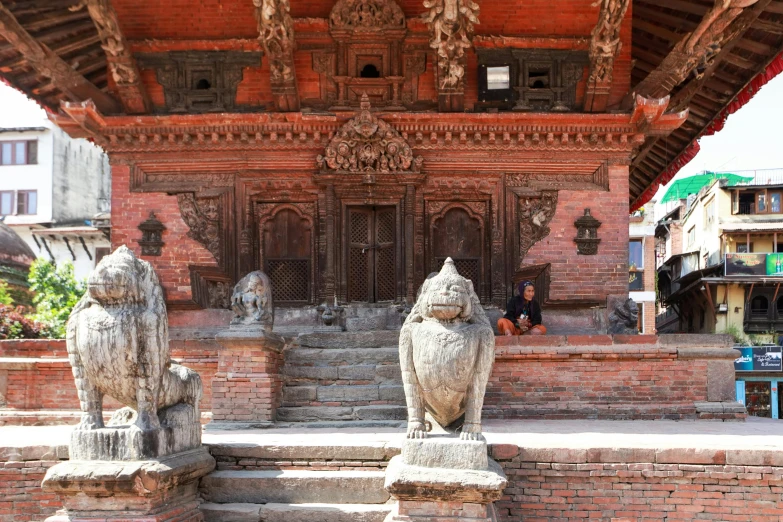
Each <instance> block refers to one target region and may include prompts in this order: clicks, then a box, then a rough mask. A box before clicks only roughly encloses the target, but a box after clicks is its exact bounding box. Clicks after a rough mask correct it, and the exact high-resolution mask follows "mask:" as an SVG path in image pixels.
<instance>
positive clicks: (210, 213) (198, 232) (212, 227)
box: [177, 192, 222, 265]
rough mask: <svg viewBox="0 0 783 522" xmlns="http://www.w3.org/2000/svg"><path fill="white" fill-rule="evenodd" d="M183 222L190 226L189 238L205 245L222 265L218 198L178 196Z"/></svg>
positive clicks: (185, 194) (192, 195)
mask: <svg viewBox="0 0 783 522" xmlns="http://www.w3.org/2000/svg"><path fill="white" fill-rule="evenodd" d="M177 203H178V204H179V211H180V214H181V215H182V220H183V221H184V222H185V223H186V224H187V225H188V227H189V228H190V231H189V232H188V237H189V238H191V239H194V240H196V241H198V242H199V243H201V244H202V245H204V247H205V248H206V249H207V250H209V251H210V252H211V253H212V255H213V256H215V260H216V261H217V263H218V265H221V262H222V259H221V252H220V228H221V227H220V214H221V205H220V198H218V197H205V198H197V197H196V196H195V194H193V193H192V192H185V193H182V194H177Z"/></svg>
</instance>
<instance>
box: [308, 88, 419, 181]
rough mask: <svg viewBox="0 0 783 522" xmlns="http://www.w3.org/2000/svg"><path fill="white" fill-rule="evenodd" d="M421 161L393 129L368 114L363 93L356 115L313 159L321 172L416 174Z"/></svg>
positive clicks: (365, 97) (367, 105)
mask: <svg viewBox="0 0 783 522" xmlns="http://www.w3.org/2000/svg"><path fill="white" fill-rule="evenodd" d="M422 161H423V158H422V157H421V156H416V157H414V156H413V150H412V149H411V147H410V145H408V143H407V142H406V141H405V139H403V137H402V136H400V134H399V133H398V132H397V131H396V130H394V128H392V127H391V126H390V125H389V124H388V123H386V122H385V121H383V120H381V119H378V118H377V117H376V116H373V115H372V113H370V101H369V99H368V98H367V95H366V94H365V95H363V96H362V102H361V111H360V112H359V115H358V116H356V117H355V118H353V119H351V120H350V121H348V123H346V124H345V125H343V127H342V128H341V129H340V130H339V131H338V132H337V134H336V136H335V137H334V138H333V139H332V141H330V142H329V145H327V147H326V150H325V152H324V155H323V156H322V155H320V154H319V155H318V158H317V162H318V166H319V167H320V168H321V169H322V170H337V171H349V172H377V173H385V172H418V171H419V170H420V169H421V164H422Z"/></svg>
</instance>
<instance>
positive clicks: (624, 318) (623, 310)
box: [609, 298, 639, 335]
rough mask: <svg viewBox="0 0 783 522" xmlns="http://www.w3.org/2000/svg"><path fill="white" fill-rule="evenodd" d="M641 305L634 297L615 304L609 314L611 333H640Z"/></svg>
mask: <svg viewBox="0 0 783 522" xmlns="http://www.w3.org/2000/svg"><path fill="white" fill-rule="evenodd" d="M638 325H639V306H638V305H637V304H636V301H634V300H633V299H630V298H629V299H626V300H625V301H621V302H618V303H617V304H615V307H614V310H612V312H611V313H610V314H609V333H610V334H625V335H635V334H638V333H639V328H638Z"/></svg>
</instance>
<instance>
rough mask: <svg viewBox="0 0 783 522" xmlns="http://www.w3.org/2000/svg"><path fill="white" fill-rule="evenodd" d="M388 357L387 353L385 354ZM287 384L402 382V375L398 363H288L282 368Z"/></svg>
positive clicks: (384, 356)
mask: <svg viewBox="0 0 783 522" xmlns="http://www.w3.org/2000/svg"><path fill="white" fill-rule="evenodd" d="M383 358H384V359H386V358H387V354H385V353H384V354H383ZM282 374H283V379H284V381H285V383H286V384H294V385H299V384H319V385H331V384H359V383H361V384H371V383H376V384H400V383H402V375H401V373H400V365H399V364H398V363H385V364H377V363H368V362H367V361H366V360H365V361H363V362H362V363H360V364H339V363H333V364H331V365H312V364H308V365H303V364H286V365H284V366H283V369H282Z"/></svg>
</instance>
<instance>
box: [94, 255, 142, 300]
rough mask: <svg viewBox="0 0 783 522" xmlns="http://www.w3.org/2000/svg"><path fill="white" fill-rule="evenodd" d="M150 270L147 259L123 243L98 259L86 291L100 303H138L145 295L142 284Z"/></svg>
mask: <svg viewBox="0 0 783 522" xmlns="http://www.w3.org/2000/svg"><path fill="white" fill-rule="evenodd" d="M145 265H146V266H145ZM149 273H152V274H154V272H152V268H151V267H150V266H149V263H147V262H146V261H142V260H139V259H137V258H136V256H135V255H134V254H133V252H132V251H131V250H130V249H129V248H128V247H126V246H125V245H123V246H121V247H119V248H118V249H117V250H115V251H114V252H113V253H112V254H110V255H108V256H105V257H104V258H103V259H101V262H100V263H98V266H96V267H95V270H93V271H92V272H91V273H90V276H89V278H88V279H87V293H88V294H89V296H90V297H91V298H92V299H94V300H95V301H97V302H98V303H100V304H101V305H103V306H109V305H115V304H120V303H138V302H141V301H142V300H143V299H144V296H143V293H142V284H143V283H144V280H145V279H146V278H148V277H149ZM156 282H157V281H156Z"/></svg>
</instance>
